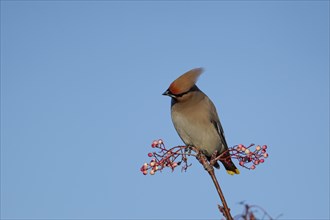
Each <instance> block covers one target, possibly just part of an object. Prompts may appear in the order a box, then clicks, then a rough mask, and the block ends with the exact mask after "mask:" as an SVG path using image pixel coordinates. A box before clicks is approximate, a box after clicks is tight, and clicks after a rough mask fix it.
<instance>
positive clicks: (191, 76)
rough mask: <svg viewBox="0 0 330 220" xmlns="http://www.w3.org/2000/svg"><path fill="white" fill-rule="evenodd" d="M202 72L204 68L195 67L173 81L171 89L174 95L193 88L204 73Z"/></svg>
mask: <svg viewBox="0 0 330 220" xmlns="http://www.w3.org/2000/svg"><path fill="white" fill-rule="evenodd" d="M202 72H203V68H195V69H192V70H190V71H188V72H186V73H184V74H183V75H181V76H180V77H179V78H177V79H176V80H174V81H173V82H172V83H171V85H170V87H169V91H170V92H171V93H172V94H174V95H178V94H181V93H184V92H187V91H188V90H189V89H191V87H193V86H194V85H195V83H196V81H197V79H198V77H199V76H200V75H201V74H202Z"/></svg>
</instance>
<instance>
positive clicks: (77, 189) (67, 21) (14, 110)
mask: <svg viewBox="0 0 330 220" xmlns="http://www.w3.org/2000/svg"><path fill="white" fill-rule="evenodd" d="M195 67H204V68H205V72H204V74H203V75H202V76H201V77H200V79H199V82H198V86H199V87H200V88H201V89H202V90H203V91H204V92H205V93H206V94H208V96H209V97H210V98H211V99H212V100H213V102H214V103H215V105H216V107H217V109H218V113H219V115H220V118H221V121H222V125H223V127H224V130H225V134H226V138H227V142H228V143H229V145H231V146H233V145H236V144H239V143H242V144H246V145H248V144H250V143H255V144H267V145H268V146H269V154H270V157H269V158H268V160H267V161H266V162H265V163H264V164H262V165H261V166H258V167H257V169H256V170H254V171H248V170H244V169H242V168H241V174H240V175H236V176H229V175H227V174H226V173H225V172H224V169H221V170H218V171H217V175H218V178H219V181H220V184H221V186H222V189H223V191H224V194H225V196H226V198H227V202H228V205H229V206H230V208H231V210H232V211H231V212H232V214H233V215H235V214H238V213H240V212H241V211H242V210H243V209H242V207H241V206H240V205H238V203H239V202H240V201H243V200H245V201H246V202H247V203H249V204H257V205H260V206H262V207H263V208H264V209H266V210H267V211H268V212H269V214H270V215H272V216H273V217H276V216H277V215H279V214H283V216H282V218H283V219H311V218H313V219H328V218H329V217H330V216H329V173H330V172H329V2H328V1H265V2H263V1H178V2H174V1H160V2H152V1H136V2H135V1H123V2H120V1H95V2H94V1H93V2H92V1H67V2H66V1H1V218H3V219H11V218H16V219H17V218H23V219H24V218H25V219H26V218H30V219H36V218H42V219H50V218H53V219H54V218H56V219H61V218H62V219H64V218H65V219H82V218H90V219H96V218H103V219H127V218H130V219H141V218H142V219H160V218H161V219H196V218H204V219H219V217H220V216H221V215H220V214H219V212H218V210H217V204H218V203H219V199H218V197H217V194H216V191H215V188H214V186H213V184H212V182H211V179H210V178H209V176H208V174H207V173H206V172H205V171H204V170H203V169H202V167H201V166H200V165H199V164H198V162H197V161H196V160H195V159H194V158H191V159H190V161H191V162H192V163H193V166H192V167H191V168H190V169H188V171H187V172H186V173H181V172H180V170H179V169H178V170H176V171H175V172H174V173H171V172H170V171H165V172H163V173H161V174H158V173H157V175H154V176H150V175H148V176H143V175H141V173H140V171H139V168H140V166H141V165H142V164H143V163H144V162H147V161H148V159H149V158H148V157H147V153H148V152H150V151H151V148H150V147H149V146H150V144H151V142H152V141H153V140H154V139H157V138H162V139H163V140H164V141H165V143H166V144H167V145H168V146H175V145H179V144H182V142H181V140H180V138H179V137H178V135H177V134H176V132H175V129H174V127H173V125H172V122H171V119H170V99H169V98H168V97H163V96H161V93H162V92H164V91H165V90H166V89H167V87H168V86H169V84H170V83H171V82H172V81H173V80H174V79H175V78H176V77H178V76H179V75H181V74H182V73H184V72H185V71H187V70H189V69H192V68H195Z"/></svg>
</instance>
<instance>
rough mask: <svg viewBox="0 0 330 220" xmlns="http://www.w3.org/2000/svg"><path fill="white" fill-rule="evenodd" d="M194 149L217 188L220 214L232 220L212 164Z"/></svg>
mask: <svg viewBox="0 0 330 220" xmlns="http://www.w3.org/2000/svg"><path fill="white" fill-rule="evenodd" d="M193 150H194V151H196V152H197V159H198V161H199V162H200V163H201V164H202V165H203V167H204V168H205V170H206V171H207V172H208V173H209V175H210V176H211V178H212V180H213V183H214V186H215V188H216V189H217V192H218V195H219V197H220V199H221V202H222V204H223V207H222V206H218V207H219V210H220V211H221V212H222V214H223V215H224V216H225V218H226V219H227V220H233V217H232V216H231V214H230V209H229V208H228V205H227V202H226V199H225V196H224V195H223V193H222V190H221V187H220V185H219V182H218V180H217V177H216V176H215V173H214V168H213V166H212V165H210V163H209V162H208V161H207V159H206V157H205V155H204V154H203V153H200V152H199V151H198V150H197V149H193Z"/></svg>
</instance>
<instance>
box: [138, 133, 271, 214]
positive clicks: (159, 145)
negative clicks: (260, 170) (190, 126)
mask: <svg viewBox="0 0 330 220" xmlns="http://www.w3.org/2000/svg"><path fill="white" fill-rule="evenodd" d="M252 146H254V144H251V145H250V146H248V147H245V146H244V145H242V144H239V145H235V146H234V147H231V148H229V149H228V150H227V151H225V152H222V153H221V154H220V155H218V156H217V152H214V153H213V155H212V157H211V159H210V161H208V160H207V159H206V157H205V155H204V154H203V153H202V152H201V151H199V150H198V149H197V148H196V147H193V146H176V147H172V148H170V149H167V148H166V147H165V145H164V142H163V141H162V140H161V139H159V140H155V141H153V142H152V144H151V147H152V148H156V149H158V152H150V153H148V156H149V157H152V159H151V161H150V163H144V164H143V165H142V167H141V168H140V171H141V172H142V173H143V174H144V175H147V174H148V170H150V172H149V173H150V174H151V175H154V174H155V173H156V172H157V171H162V170H163V169H164V168H166V167H169V168H171V170H172V172H173V171H174V169H175V168H176V167H177V166H179V165H182V171H187V169H188V167H190V166H191V164H188V156H194V157H196V158H197V160H198V161H199V162H200V163H201V164H202V165H203V167H204V169H205V170H206V171H207V172H208V173H209V175H210V176H211V178H212V181H213V183H214V186H215V188H216V190H217V192H218V195H219V197H220V200H221V202H222V204H223V206H220V205H218V208H219V210H220V212H221V213H222V214H223V215H224V217H225V218H226V219H227V220H232V219H233V217H232V216H231V214H230V209H229V207H228V205H227V202H226V199H225V197H224V195H223V193H222V190H221V187H220V184H219V182H218V180H217V178H216V176H215V173H214V168H213V166H214V164H216V163H217V161H222V162H224V161H226V160H228V159H229V158H233V159H237V160H238V161H239V164H240V165H241V166H242V167H244V168H246V169H249V170H254V169H255V168H256V166H257V165H259V164H262V163H264V161H265V160H264V158H267V157H268V153H266V149H267V146H266V145H263V146H262V147H261V146H259V145H258V146H256V148H255V150H253V151H252V150H251V147H252ZM192 151H193V153H192ZM252 217H253V213H252V215H251V220H252Z"/></svg>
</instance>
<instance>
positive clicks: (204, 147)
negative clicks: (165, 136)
mask: <svg viewBox="0 0 330 220" xmlns="http://www.w3.org/2000/svg"><path fill="white" fill-rule="evenodd" d="M202 72H203V68H195V69H192V70H189V71H188V72H186V73H184V74H183V75H181V76H179V77H178V78H177V79H176V80H174V81H173V82H172V83H171V84H170V86H169V87H168V89H167V90H166V91H165V92H164V93H163V94H162V95H165V96H169V97H171V118H172V122H173V125H174V127H175V129H176V131H177V133H178V135H179V136H180V138H181V139H182V141H183V142H184V143H185V145H186V146H193V147H196V148H197V149H198V150H199V151H201V152H202V153H203V154H204V155H205V156H206V158H207V159H208V160H210V159H211V157H212V154H213V153H214V152H215V151H217V156H218V155H220V154H222V153H223V152H225V151H226V153H225V156H226V157H227V156H228V158H229V159H228V160H221V162H222V164H223V166H224V167H225V169H226V171H227V173H228V174H230V175H234V174H239V173H240V172H239V170H238V169H237V167H236V166H235V164H234V163H233V161H232V160H231V158H230V155H229V152H228V151H227V150H228V144H227V141H226V139H225V135H224V130H223V128H222V126H221V123H220V119H219V116H218V113H217V110H216V108H215V106H214V104H213V102H212V101H211V99H210V98H209V97H208V96H207V95H206V94H205V93H204V92H202V91H201V90H200V89H199V88H198V87H197V85H196V82H197V80H198V78H199V76H200V75H201V74H202ZM214 167H215V168H218V169H219V168H220V166H219V164H218V163H215V164H214Z"/></svg>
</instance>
